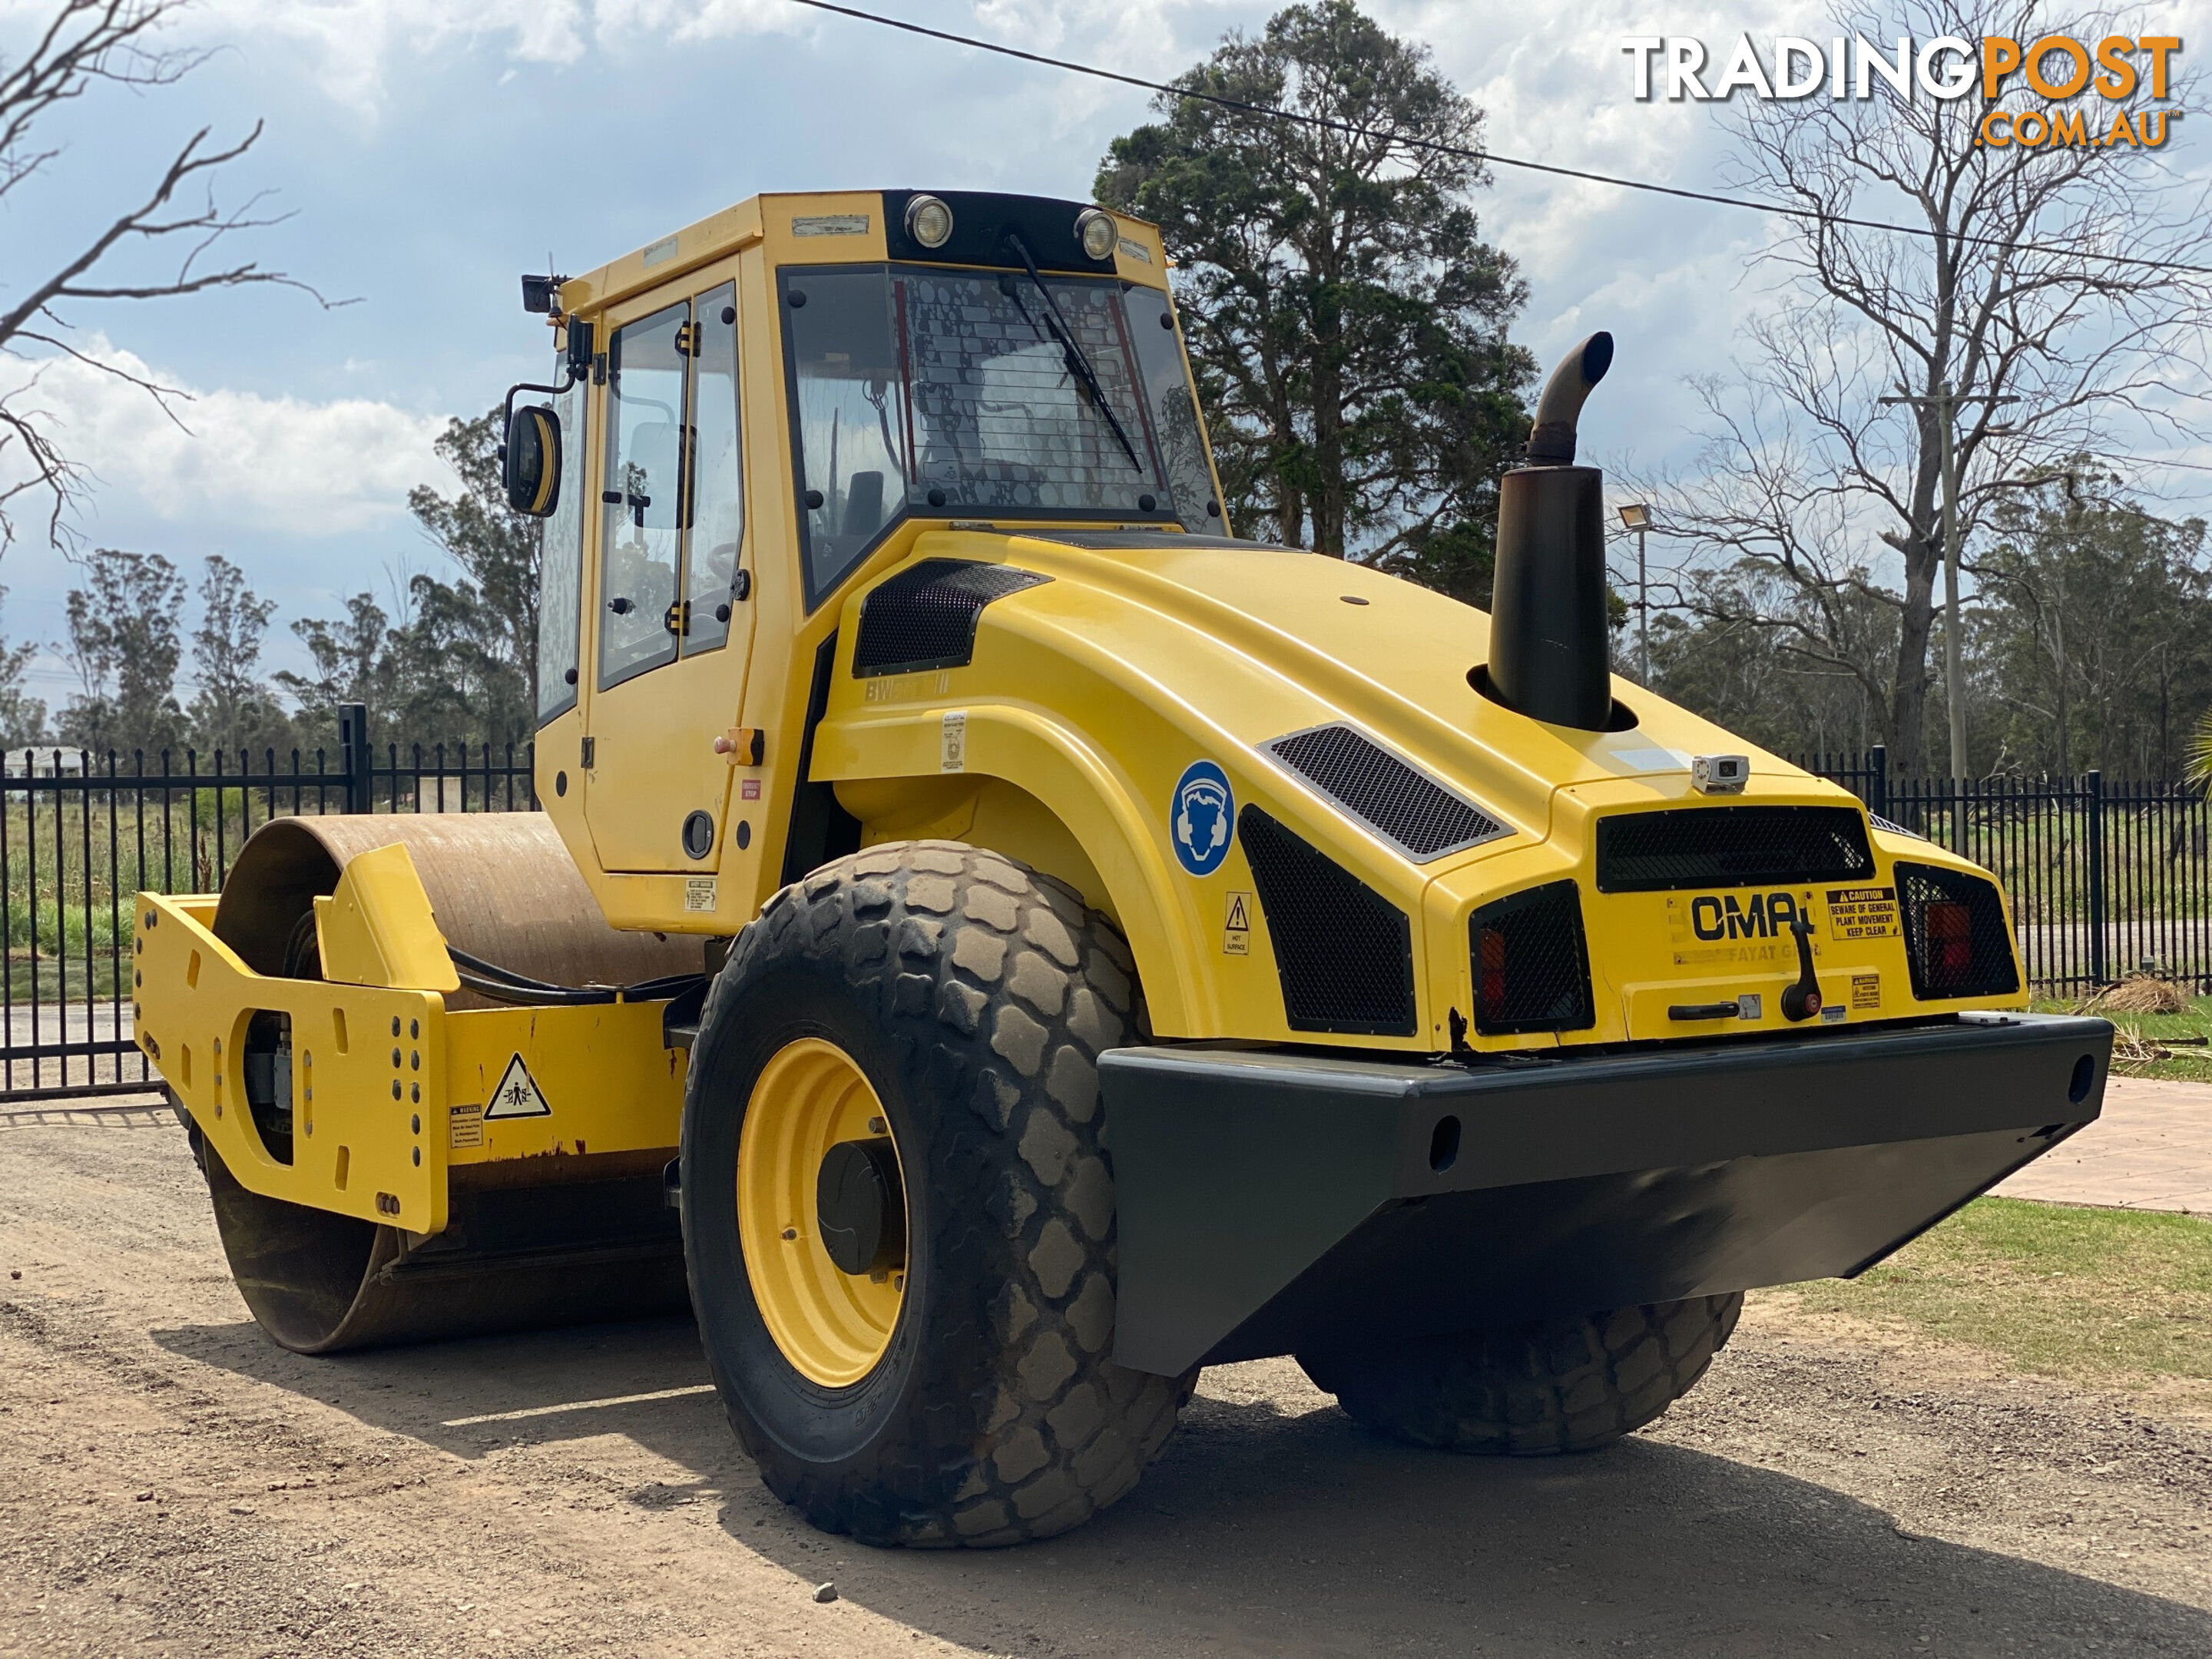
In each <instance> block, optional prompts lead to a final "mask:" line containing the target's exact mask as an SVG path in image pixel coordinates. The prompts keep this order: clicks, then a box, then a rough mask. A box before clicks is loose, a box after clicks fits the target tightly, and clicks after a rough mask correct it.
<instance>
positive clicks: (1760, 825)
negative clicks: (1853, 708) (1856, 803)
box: [1597, 806, 1874, 893]
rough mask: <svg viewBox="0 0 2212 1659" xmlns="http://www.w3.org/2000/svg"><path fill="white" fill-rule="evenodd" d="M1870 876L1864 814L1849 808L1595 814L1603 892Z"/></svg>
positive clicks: (1871, 855)
mask: <svg viewBox="0 0 2212 1659" xmlns="http://www.w3.org/2000/svg"><path fill="white" fill-rule="evenodd" d="M1872 874H1874V853H1873V851H1872V849H1871V848H1869V847H1868V845H1867V834H1866V820H1865V819H1864V818H1863V817H1860V816H1859V812H1858V809H1857V808H1856V807H1851V806H1693V807H1690V808H1688V809H1686V810H1684V811H1674V812H1624V813H1622V814H1620V816H1619V817H1610V818H1601V819H1599V820H1598V826H1597V889H1598V891H1600V892H1601V893H1660V892H1671V891H1674V890H1678V889H1682V888H1690V887H1765V886H1770V885H1771V886H1788V885H1790V884H1795V883H1797V882H1808V881H1858V880H1863V879H1864V878H1866V877H1869V876H1871V875H1872Z"/></svg>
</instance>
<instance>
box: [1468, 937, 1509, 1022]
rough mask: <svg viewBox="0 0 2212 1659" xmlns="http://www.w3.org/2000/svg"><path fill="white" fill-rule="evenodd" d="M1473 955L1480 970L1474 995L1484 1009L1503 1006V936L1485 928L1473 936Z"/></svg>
mask: <svg viewBox="0 0 2212 1659" xmlns="http://www.w3.org/2000/svg"><path fill="white" fill-rule="evenodd" d="M1475 941H1476V942H1475V954H1476V957H1477V959H1478V961H1479V963H1480V967H1481V970H1482V983H1481V985H1480V987H1477V992H1476V994H1477V995H1478V997H1479V998H1480V1006H1482V1007H1484V1008H1486V1009H1490V1008H1503V1007H1504V1006H1505V935H1504V934H1503V933H1499V932H1498V930H1497V929H1496V928H1495V927H1485V928H1484V929H1482V930H1481V932H1480V933H1478V934H1477V935H1476V936H1475Z"/></svg>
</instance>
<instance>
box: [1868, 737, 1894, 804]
mask: <svg viewBox="0 0 2212 1659" xmlns="http://www.w3.org/2000/svg"><path fill="white" fill-rule="evenodd" d="M1867 811H1869V812H1872V813H1873V814H1874V815H1875V817H1878V818H1886V817H1889V816H1890V811H1889V749H1888V746H1887V744H1879V743H1878V744H1875V746H1874V747H1873V748H1871V749H1869V750H1867Z"/></svg>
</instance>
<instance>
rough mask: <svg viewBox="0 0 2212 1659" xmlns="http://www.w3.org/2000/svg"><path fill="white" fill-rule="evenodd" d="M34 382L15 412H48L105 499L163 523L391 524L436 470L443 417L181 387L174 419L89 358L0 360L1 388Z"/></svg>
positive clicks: (97, 350) (366, 403) (126, 363)
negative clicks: (121, 495)
mask: <svg viewBox="0 0 2212 1659" xmlns="http://www.w3.org/2000/svg"><path fill="white" fill-rule="evenodd" d="M85 352H86V355H87V356H90V357H93V358H94V359H96V360H97V361H98V362H102V363H106V364H107V365H110V366H111V367H112V368H116V369H118V370H121V371H122V372H124V373H125V374H133V375H136V376H137V377H139V378H141V379H143V380H152V381H155V382H156V383H158V384H162V385H167V386H175V385H177V382H176V381H174V380H172V379H169V378H168V377H167V376H164V375H163V374H161V372H160V371H159V370H158V369H156V368H153V367H152V366H150V365H149V364H148V363H147V362H145V361H144V360H143V358H140V357H138V356H136V355H134V354H133V353H131V352H128V351H125V350H123V349H120V348H118V347H116V346H114V345H112V344H110V343H108V342H107V341H106V339H104V338H101V337H96V336H94V337H88V339H87V341H86V344H85ZM33 377H35V380H36V385H35V386H31V387H30V388H29V389H28V390H27V391H24V392H21V395H20V397H19V398H17V400H16V403H15V407H17V408H18V409H19V410H30V409H36V410H40V411H42V412H44V414H45V415H46V416H47V417H48V419H49V421H50V422H51V428H50V429H51V430H52V433H53V435H54V436H55V438H56V440H57V441H58V445H59V447H60V448H61V450H62V452H63V453H64V454H66V455H68V456H69V457H70V459H71V460H73V461H75V462H76V463H77V464H78V465H81V466H82V467H84V468H86V469H87V470H88V471H90V472H91V473H92V474H93V475H94V479H95V481H96V483H97V485H98V488H99V493H100V495H103V496H104V495H109V494H111V493H112V492H114V491H118V490H120V491H125V492H128V493H129V494H130V495H132V496H135V497H136V498H137V501H138V502H139V503H140V504H142V505H143V507H145V508H146V510H148V511H149V512H150V513H153V514H154V515H155V517H157V518H160V519H162V520H169V521H172V522H175V521H179V520H199V521H203V522H204V521H208V520H216V521H220V522H225V523H228V524H229V525H232V526H235V527H237V528H239V529H240V530H263V531H277V532H291V533H297V534H301V535H310V536H324V535H331V534H340V533H343V532H349V531H355V530H362V529H368V528H371V527H374V526H377V525H380V524H383V523H386V522H389V521H394V520H398V518H399V517H400V516H401V515H402V514H403V513H404V512H405V510H406V505H407V491H408V489H410V487H411V486H412V485H415V484H418V483H431V482H435V481H441V480H442V479H443V478H444V477H445V476H446V469H445V467H444V465H443V464H442V463H441V462H440V461H439V460H438V459H437V457H436V455H435V453H434V451H433V450H432V448H431V444H432V442H433V441H434V440H435V438H436V437H437V435H438V434H439V433H440V432H441V431H442V430H444V428H445V424H446V419H445V417H444V416H437V415H423V414H415V413H410V411H408V410H403V409H399V408H397V407H395V406H394V405H392V404H386V403H378V402H374V401H372V400H370V399H368V398H339V399H337V400H335V401H333V402H330V403H313V402H309V401H307V400H305V399H302V398H289V397H283V398H264V397H263V396H261V395H260V394H258V392H239V391H234V390H231V389H229V388H227V387H216V388H215V389H213V390H199V389H196V388H192V387H188V386H187V387H180V388H179V389H180V390H181V391H182V392H184V393H185V397H184V398H180V399H176V400H173V406H174V408H175V410H176V414H177V419H175V420H172V419H171V418H170V417H169V416H167V415H166V414H164V413H163V412H162V410H161V408H160V406H159V405H157V404H155V401H154V399H153V398H151V397H149V396H148V394H147V393H146V392H144V391H143V390H141V389H140V388H139V387H137V386H131V385H130V384H129V383H128V382H126V381H125V380H120V379H118V378H117V376H116V375H113V374H106V373H103V372H102V371H101V370H100V369H99V368H94V367H93V366H92V365H90V364H88V363H82V362H73V361H71V360H70V359H68V358H46V359H44V360H41V361H39V362H21V361H9V360H4V359H0V387H5V388H15V387H21V386H24V385H25V383H26V382H27V381H28V380H32V379H33ZM179 422H181V424H179Z"/></svg>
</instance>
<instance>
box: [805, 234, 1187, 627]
mask: <svg viewBox="0 0 2212 1659" xmlns="http://www.w3.org/2000/svg"><path fill="white" fill-rule="evenodd" d="M781 301H782V304H781V307H780V308H781V311H782V313H783V322H784V353H785V359H784V360H785V364H786V372H787V374H788V376H789V382H788V385H789V392H790V397H791V407H792V410H793V426H794V431H793V452H794V455H795V458H796V462H797V466H798V471H799V476H798V478H797V481H796V482H797V486H798V489H799V499H800V501H801V502H802V503H803V505H804V508H805V510H804V512H803V513H801V515H800V520H799V522H800V525H801V535H802V538H803V540H804V543H805V567H806V582H807V603H808V605H810V606H811V605H815V604H817V603H818V602H819V601H820V600H821V599H822V598H823V596H824V595H825V594H827V593H828V592H829V590H830V589H831V588H833V587H835V586H836V584H837V582H838V581H839V580H841V579H842V577H843V576H844V574H846V573H847V572H848V571H849V570H850V569H852V568H853V567H854V565H855V564H857V563H858V562H860V557H861V556H862V555H864V554H865V553H866V551H867V550H868V549H869V548H871V547H872V546H873V545H874V544H875V543H876V542H877V541H878V540H879V539H880V538H882V536H883V533H884V531H886V530H887V529H889V528H890V526H892V525H893V524H895V523H896V521H897V520H898V519H899V518H900V517H901V515H902V514H915V515H927V516H930V517H967V516H1004V517H1006V518H1013V519H1066V520H1076V521H1084V520H1092V521H1097V520H1109V521H1112V522H1115V523H1121V522H1135V523H1143V522H1146V521H1147V520H1151V521H1156V522H1158V523H1160V524H1162V525H1168V524H1176V523H1180V524H1181V525H1182V526H1183V527H1184V528H1185V529H1187V530H1191V531H1195V532H1212V533H1216V534H1218V533H1219V532H1220V531H1221V529H1222V521H1221V516H1220V506H1219V503H1218V501H1215V500H1214V499H1213V487H1212V474H1211V472H1210V471H1209V469H1208V468H1207V465H1206V452H1205V446H1204V443H1203V441H1202V440H1201V439H1200V435H1199V424H1198V416H1197V411H1196V409H1195V407H1194V404H1193V401H1192V398H1191V392H1190V384H1189V380H1188V376H1187V374H1186V372H1185V370H1184V368H1183V359H1182V348H1181V345H1180V343H1178V341H1177V339H1176V332H1175V324H1174V319H1173V318H1172V317H1171V316H1170V314H1169V311H1168V303H1167V298H1166V296H1165V295H1163V294H1161V293H1159V292H1158V290H1156V289H1144V288H1138V287H1133V286H1125V285H1124V284H1122V283H1120V282H1118V281H1114V280H1110V279H1108V280H1101V279H1099V278H1097V277H1066V276H1046V277H1044V278H1043V279H1042V283H1039V282H1038V281H1036V280H1035V279H1032V278H1031V277H1030V276H1029V275H1028V273H1026V272H1024V271H1012V272H1004V271H978V270H941V269H939V268H936V267H933V266H928V265H906V264H884V265H866V266H845V267H836V268H824V267H811V268H807V269H803V270H787V271H786V272H785V273H784V274H783V278H782V285H781ZM1061 329H1064V330H1065V331H1066V336H1067V337H1068V338H1069V339H1071V340H1072V341H1073V343H1074V344H1075V345H1076V347H1078V348H1079V351H1080V355H1081V357H1082V358H1083V360H1084V362H1083V363H1081V364H1077V363H1073V362H1071V354H1070V353H1069V352H1068V351H1067V350H1066V348H1065V347H1064V346H1063V344H1062V343H1061V341H1060V337H1059V331H1060V330H1061ZM1085 366H1087V368H1088V369H1089V371H1090V374H1089V376H1086V375H1085V374H1083V373H1082V369H1083V368H1084V367H1085ZM1093 377H1095V380H1096V383H1097V387H1098V390H1099V392H1101V393H1103V397H1104V399H1105V402H1106V405H1107V407H1108V408H1109V409H1110V410H1112V413H1113V416H1114V418H1113V419H1112V420H1111V421H1109V420H1108V419H1107V418H1105V416H1104V414H1103V412H1102V410H1100V409H1099V407H1098V406H1097V403H1096V402H1095V401H1094V400H1093V398H1092V396H1091V389H1090V386H1089V385H1088V384H1086V381H1087V380H1089V379H1091V378H1093ZM1117 424H1118V425H1119V427H1120V433H1119V434H1118V435H1117V434H1116V432H1115V426H1116V425H1117ZM1125 439H1126V440H1127V447H1124V440H1125ZM1132 451H1133V452H1134V456H1133V457H1132V454H1131V452H1132Z"/></svg>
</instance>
